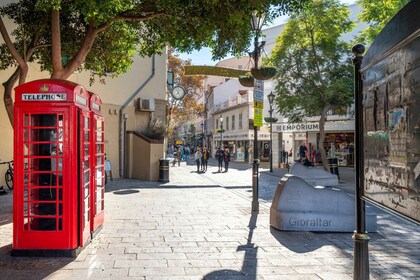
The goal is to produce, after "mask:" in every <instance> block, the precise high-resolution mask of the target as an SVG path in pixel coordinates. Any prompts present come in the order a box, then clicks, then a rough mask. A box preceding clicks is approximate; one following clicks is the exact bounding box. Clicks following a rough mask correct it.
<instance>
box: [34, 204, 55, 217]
mask: <svg viewBox="0 0 420 280" xmlns="http://www.w3.org/2000/svg"><path fill="white" fill-rule="evenodd" d="M34 206H35V207H38V213H37V215H38V216H50V215H52V216H55V215H56V214H57V205H56V204H55V203H38V204H36V203H34Z"/></svg>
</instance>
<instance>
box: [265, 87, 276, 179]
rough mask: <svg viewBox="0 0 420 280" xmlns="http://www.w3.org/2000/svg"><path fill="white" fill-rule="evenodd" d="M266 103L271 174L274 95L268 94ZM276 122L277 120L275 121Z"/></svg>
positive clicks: (271, 168)
mask: <svg viewBox="0 0 420 280" xmlns="http://www.w3.org/2000/svg"><path fill="white" fill-rule="evenodd" d="M267 98H268V103H270V110H268V112H269V113H270V172H273V121H274V120H273V102H274V94H273V92H270V94H269V95H267ZM276 121H277V120H276Z"/></svg>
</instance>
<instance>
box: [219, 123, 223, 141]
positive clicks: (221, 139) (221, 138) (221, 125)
mask: <svg viewBox="0 0 420 280" xmlns="http://www.w3.org/2000/svg"><path fill="white" fill-rule="evenodd" d="M219 121H220V147H221V148H222V149H223V115H220V117H219Z"/></svg>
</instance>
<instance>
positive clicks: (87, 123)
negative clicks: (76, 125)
mask: <svg viewBox="0 0 420 280" xmlns="http://www.w3.org/2000/svg"><path fill="white" fill-rule="evenodd" d="M84 121H85V123H84V125H85V128H89V118H88V117H85V118H84Z"/></svg>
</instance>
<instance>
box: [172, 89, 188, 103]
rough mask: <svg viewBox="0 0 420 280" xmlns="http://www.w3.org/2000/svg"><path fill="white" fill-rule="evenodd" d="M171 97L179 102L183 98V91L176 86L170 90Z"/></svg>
mask: <svg viewBox="0 0 420 280" xmlns="http://www.w3.org/2000/svg"><path fill="white" fill-rule="evenodd" d="M171 94H172V97H173V98H175V99H178V100H181V99H182V98H184V96H185V89H184V88H183V87H180V86H176V87H174V88H173V89H172V92H171Z"/></svg>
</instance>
